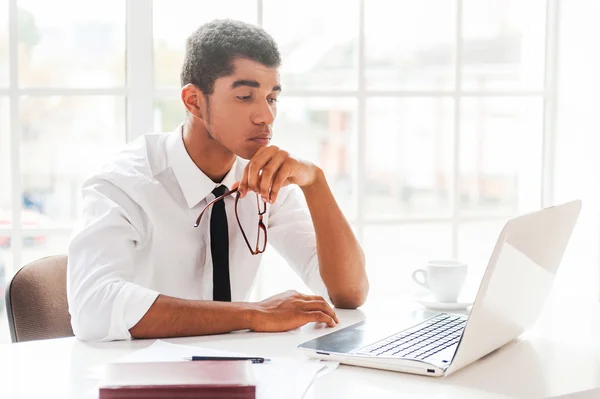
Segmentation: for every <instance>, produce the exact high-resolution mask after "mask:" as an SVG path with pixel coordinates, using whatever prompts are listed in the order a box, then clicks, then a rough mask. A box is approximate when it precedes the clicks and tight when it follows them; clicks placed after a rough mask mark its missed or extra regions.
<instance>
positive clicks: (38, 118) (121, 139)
mask: <svg viewBox="0 0 600 399" xmlns="http://www.w3.org/2000/svg"><path fill="white" fill-rule="evenodd" d="M20 111H21V130H22V133H21V134H22V143H21V167H22V177H23V209H24V213H26V215H27V217H26V218H25V217H24V218H23V224H24V226H31V227H38V226H44V225H48V224H49V223H51V222H52V223H69V224H70V223H71V222H73V221H74V220H77V219H78V217H79V215H80V188H81V184H82V183H83V182H84V180H85V179H86V178H87V177H89V175H90V174H91V173H92V172H95V171H96V170H97V168H98V166H99V165H101V164H103V163H104V162H106V161H107V160H108V159H109V157H110V156H111V155H112V154H113V153H114V152H115V150H116V149H117V147H118V146H120V145H123V144H124V143H125V117H124V114H125V101H124V99H123V98H122V97H110V96H95V97H92V96H89V97H79V96H65V97H60V96H50V97H25V98H23V99H22V100H21V105H20Z"/></svg>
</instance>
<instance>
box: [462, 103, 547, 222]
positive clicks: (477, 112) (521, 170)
mask: <svg viewBox="0 0 600 399" xmlns="http://www.w3.org/2000/svg"><path fill="white" fill-rule="evenodd" d="M461 118H462V119H461V137H460V143H461V145H460V162H459V164H460V173H461V176H460V190H461V191H460V199H459V201H460V203H459V206H460V210H461V211H462V212H463V214H469V215H472V214H500V215H507V214H508V215H510V214H515V213H518V212H524V211H529V210H534V209H537V208H538V207H539V204H540V195H541V194H540V193H541V176H542V175H541V173H542V121H543V118H542V101H541V99H535V98H534V99H527V98H524V99H523V98H467V99H464V100H463V102H462V114H461Z"/></svg>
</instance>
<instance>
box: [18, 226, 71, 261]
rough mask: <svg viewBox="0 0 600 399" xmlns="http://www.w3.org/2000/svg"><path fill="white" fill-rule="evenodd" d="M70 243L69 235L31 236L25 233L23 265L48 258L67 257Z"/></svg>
mask: <svg viewBox="0 0 600 399" xmlns="http://www.w3.org/2000/svg"><path fill="white" fill-rule="evenodd" d="M69 242H70V236H69V235H50V236H46V235H31V234H27V233H26V232H25V235H24V238H23V256H22V258H21V259H22V263H23V265H26V264H28V263H31V262H33V261H34V260H38V259H41V258H45V257H47V256H54V255H65V254H66V253H67V250H68V247H69Z"/></svg>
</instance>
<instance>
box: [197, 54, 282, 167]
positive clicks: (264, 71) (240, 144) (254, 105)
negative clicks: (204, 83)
mask: <svg viewBox="0 0 600 399" xmlns="http://www.w3.org/2000/svg"><path fill="white" fill-rule="evenodd" d="M233 65H234V73H233V74H232V75H230V76H225V77H222V78H219V79H217V80H216V81H215V84H214V90H213V94H211V95H210V96H209V101H208V111H209V112H208V118H205V126H206V128H207V130H208V132H209V133H210V135H211V136H212V137H213V138H214V139H215V140H217V141H219V142H220V143H221V144H222V145H223V146H224V147H226V148H227V149H229V150H230V151H231V152H233V153H234V154H236V155H238V156H240V157H242V158H244V159H250V158H252V157H253V156H254V154H255V153H256V151H258V149H259V148H261V147H265V146H267V145H269V143H270V141H271V136H272V129H271V127H272V124H273V122H274V121H275V117H276V115H277V104H276V101H277V97H278V96H279V93H280V91H281V86H280V83H279V72H278V70H277V68H269V67H266V66H264V65H263V64H261V63H258V62H256V61H252V60H249V59H246V58H238V59H236V60H235V61H234V62H233Z"/></svg>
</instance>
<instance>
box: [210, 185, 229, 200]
mask: <svg viewBox="0 0 600 399" xmlns="http://www.w3.org/2000/svg"><path fill="white" fill-rule="evenodd" d="M226 191H227V187H226V186H225V185H224V184H221V185H220V186H219V187H215V189H214V190H213V191H212V193H213V194H214V196H215V198H217V197H220V196H221V195H223V194H225V192H226Z"/></svg>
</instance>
